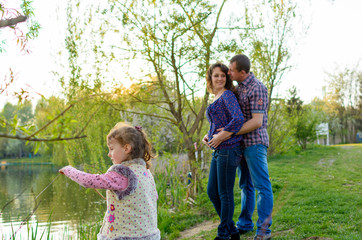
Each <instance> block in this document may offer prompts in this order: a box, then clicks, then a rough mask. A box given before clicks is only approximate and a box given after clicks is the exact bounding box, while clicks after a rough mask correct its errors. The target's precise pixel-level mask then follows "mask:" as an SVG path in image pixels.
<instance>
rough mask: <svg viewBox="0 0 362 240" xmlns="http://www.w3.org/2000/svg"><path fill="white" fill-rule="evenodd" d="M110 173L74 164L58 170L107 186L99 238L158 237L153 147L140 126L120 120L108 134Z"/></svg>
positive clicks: (93, 184)
mask: <svg viewBox="0 0 362 240" xmlns="http://www.w3.org/2000/svg"><path fill="white" fill-rule="evenodd" d="M107 145H108V148H109V153H108V157H110V158H111V160H112V162H113V166H111V167H110V168H109V169H108V171H107V173H105V174H102V175H99V174H88V173H85V172H82V171H79V170H77V169H75V168H73V167H71V166H67V167H64V168H62V169H60V170H59V172H60V173H61V174H64V175H65V176H67V177H69V178H70V179H72V180H73V181H75V182H77V183H78V184H80V185H82V186H84V187H87V188H99V189H107V211H106V213H105V216H104V219H103V225H102V227H101V230H100V232H99V234H98V235H97V239H99V240H100V239H107V240H108V239H117V240H126V239H127V240H130V239H134V240H136V239H137V240H141V239H144V240H146V239H147V240H158V239H160V231H159V229H158V228H157V198H158V196H157V192H156V186H155V181H154V179H153V176H152V174H151V172H150V171H149V168H150V160H151V157H153V156H152V147H151V144H150V142H149V141H148V140H147V138H146V134H145V133H144V132H143V131H142V128H141V127H139V126H136V127H133V126H130V125H128V124H125V123H118V124H117V125H116V126H115V127H114V128H113V129H111V131H110V132H109V134H108V136H107Z"/></svg>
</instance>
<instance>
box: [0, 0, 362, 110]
mask: <svg viewBox="0 0 362 240" xmlns="http://www.w3.org/2000/svg"><path fill="white" fill-rule="evenodd" d="M7 2H9V1H7ZM64 2H66V1H64ZM64 2H63V1H61V0H53V1H49V0H34V1H33V7H34V11H35V16H36V18H37V20H38V22H39V23H40V24H41V25H42V29H41V30H40V34H39V37H38V38H37V39H36V40H34V41H31V42H30V43H29V44H28V47H29V49H30V51H31V53H30V54H24V53H21V52H20V47H19V46H17V45H16V43H15V41H14V36H13V35H11V34H9V35H7V34H8V30H6V31H7V32H5V30H4V29H0V37H1V38H3V36H9V37H8V38H7V45H6V46H5V49H6V52H5V53H0V84H3V81H4V79H5V75H8V73H9V68H10V67H11V68H12V70H13V71H14V73H15V74H16V82H15V84H13V86H12V89H13V90H19V89H20V88H24V87H25V88H26V89H27V90H28V91H29V92H31V96H32V98H33V99H35V100H36V99H39V98H40V97H39V95H38V94H37V93H41V94H43V95H44V96H46V97H48V96H50V95H59V91H60V85H59V83H58V81H57V80H56V79H55V78H54V77H53V75H52V73H51V71H52V70H54V69H55V67H56V64H59V63H55V62H54V60H53V58H54V56H56V51H57V50H59V48H60V47H61V46H62V45H64V40H63V39H64V38H63V37H59V36H64V31H65V30H64V26H61V25H62V24H65V19H62V18H64V16H63V17H62V16H61V15H57V14H55V11H56V7H58V8H59V7H60V8H61V7H62V6H65V5H64V4H65V3H64ZM361 12H362V1H361V0H312V1H311V6H310V9H308V14H310V15H311V16H312V20H311V26H310V28H309V31H308V33H307V35H306V37H305V38H303V39H300V41H299V42H298V49H297V51H295V52H293V55H292V59H291V61H292V64H293V65H295V67H294V68H293V69H292V70H291V71H290V72H289V73H287V74H285V75H284V77H283V79H282V83H281V85H280V86H279V87H278V89H277V93H278V94H279V96H281V97H283V96H286V95H287V90H288V89H290V88H291V87H292V86H296V88H297V89H298V94H299V96H300V97H301V99H302V100H303V101H304V102H305V103H308V102H310V101H311V100H312V99H313V98H314V97H316V96H319V97H320V96H322V88H323V86H325V85H326V84H327V83H326V74H325V72H328V73H334V72H336V71H338V70H340V71H341V70H343V69H344V68H346V67H350V68H354V67H355V66H357V64H358V63H359V69H362V44H361V43H362V30H361V26H360V25H361V23H362V14H361ZM54 22H57V24H59V23H60V26H59V25H56V24H54ZM1 31H3V32H1ZM7 101H11V102H14V99H12V98H11V96H5V95H4V94H2V95H0V108H1V107H2V106H3V104H4V103H5V102H7Z"/></svg>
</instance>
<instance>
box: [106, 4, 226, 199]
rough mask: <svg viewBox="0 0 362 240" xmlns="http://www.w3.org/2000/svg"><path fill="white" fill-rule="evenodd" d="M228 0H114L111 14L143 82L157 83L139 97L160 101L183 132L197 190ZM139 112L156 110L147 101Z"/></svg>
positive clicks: (148, 85) (166, 115)
mask: <svg viewBox="0 0 362 240" xmlns="http://www.w3.org/2000/svg"><path fill="white" fill-rule="evenodd" d="M225 2H226V1H222V2H221V4H220V5H218V6H217V5H213V4H210V3H209V1H200V0H197V1H196V0H189V1H175V0H166V1H124V0H122V1H110V3H111V4H112V5H111V11H112V16H117V18H116V20H117V24H118V21H119V22H120V23H122V28H123V29H122V30H121V33H122V40H123V41H122V42H121V43H120V44H119V46H118V47H122V48H124V46H125V45H124V44H126V45H127V47H126V48H127V49H128V51H130V52H132V53H133V54H134V55H133V59H135V60H133V61H132V59H131V62H133V64H137V67H139V71H141V70H142V71H144V72H145V75H144V77H143V78H141V79H140V83H141V84H142V85H144V87H145V88H152V89H153V90H152V93H150V94H148V95H147V97H143V98H142V99H140V98H137V97H136V96H137V93H134V97H135V98H134V101H135V102H142V104H152V105H153V106H157V107H158V108H159V109H160V110H161V111H160V113H158V114H153V115H154V117H156V118H159V119H162V120H165V121H168V122H170V123H172V124H173V125H174V126H176V127H177V129H178V130H179V132H180V133H181V136H182V140H183V141H182V142H183V144H184V148H185V150H186V151H187V153H188V159H189V166H190V169H191V172H192V174H193V178H194V181H193V183H192V184H193V193H196V192H197V189H198V187H199V186H200V185H199V179H198V176H199V175H198V174H199V173H198V169H199V163H200V160H201V159H200V156H201V154H198V155H197V156H199V157H198V158H196V156H195V150H196V149H197V150H198V151H200V149H201V148H202V146H201V138H202V136H203V135H204V134H205V132H202V128H203V125H204V122H205V110H206V107H207V102H208V99H209V93H208V92H207V91H206V87H205V73H206V71H207V68H208V66H209V65H210V63H213V62H215V61H216V60H217V58H218V56H220V55H218V54H220V53H219V52H217V51H216V48H217V47H218V45H219V44H220V42H218V41H217V39H216V35H217V31H218V26H219V22H220V15H221V13H222V10H223V8H224V4H225ZM150 109H152V108H150ZM125 110H126V109H125ZM138 113H140V114H149V115H151V114H152V112H148V108H147V107H145V108H143V111H140V112H138ZM195 146H196V147H195Z"/></svg>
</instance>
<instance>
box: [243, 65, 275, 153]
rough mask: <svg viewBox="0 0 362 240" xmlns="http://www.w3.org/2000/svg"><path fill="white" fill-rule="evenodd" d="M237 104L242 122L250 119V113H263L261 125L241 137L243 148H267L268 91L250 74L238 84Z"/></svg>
mask: <svg viewBox="0 0 362 240" xmlns="http://www.w3.org/2000/svg"><path fill="white" fill-rule="evenodd" d="M238 93H239V104H240V107H241V111H242V113H243V115H244V122H247V121H249V120H250V119H251V118H252V113H263V114H264V116H263V125H262V126H261V127H260V128H257V129H255V130H254V131H252V132H249V133H246V134H244V135H243V139H244V140H243V144H242V145H243V147H250V146H252V145H256V144H263V145H265V146H266V147H269V137H268V132H267V130H266V129H267V125H268V113H267V111H268V89H267V88H266V87H265V86H264V84H263V83H262V82H260V81H259V80H258V79H256V78H255V76H254V74H253V73H252V72H250V75H249V76H248V78H247V79H245V80H244V81H242V82H241V83H239V86H238Z"/></svg>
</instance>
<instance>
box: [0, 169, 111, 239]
mask: <svg viewBox="0 0 362 240" xmlns="http://www.w3.org/2000/svg"><path fill="white" fill-rule="evenodd" d="M59 168H60V167H57V166H54V165H52V164H34V163H33V164H24V163H23V164H9V163H7V164H4V163H2V165H1V166H0V212H1V210H2V209H3V212H2V213H0V239H1V240H3V239H10V238H11V237H12V233H13V232H17V234H16V238H15V239H31V237H28V235H29V233H28V232H29V229H30V235H31V229H33V232H35V230H37V231H38V232H37V234H36V235H37V237H36V239H40V236H41V233H42V232H43V231H45V232H47V231H48V229H49V228H48V226H49V222H51V226H50V235H51V239H54V240H57V239H77V229H78V227H79V225H80V224H81V223H82V224H83V225H93V224H96V223H99V222H101V221H102V220H103V215H104V211H105V209H106V202H105V200H103V199H102V198H101V197H100V196H99V195H97V194H96V193H95V192H94V191H93V190H92V189H85V188H83V187H81V186H79V185H78V184H77V183H74V182H73V181H71V180H69V179H68V178H66V177H65V176H63V175H60V174H59V173H58V169H59ZM54 179H55V180H54ZM53 180H54V182H53V183H52V184H51V185H49V184H50V183H51V182H52V181H53ZM47 186H49V187H48V188H47V189H46V190H45V191H44V192H42V191H43V190H44V189H45V188H46V187H47ZM40 193H41V194H40ZM102 193H103V195H105V192H102ZM39 194H40V196H39V197H38V198H37V199H36V197H37V196H38V195H39ZM14 198H15V199H14ZM9 202H10V203H9ZM6 204H7V205H6ZM36 207H37V208H36ZM35 208H36V209H35ZM34 210H35V212H34V214H31V213H32V212H33V211H34ZM29 216H31V218H30V219H29V221H28V223H29V224H28V226H27V225H26V224H25V225H24V226H21V223H22V222H24V220H25V219H26V218H27V217H29ZM37 225H38V226H37ZM44 235H47V233H45V234H44ZM13 239H14V238H13ZM42 239H46V237H44V236H43V238H42Z"/></svg>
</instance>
